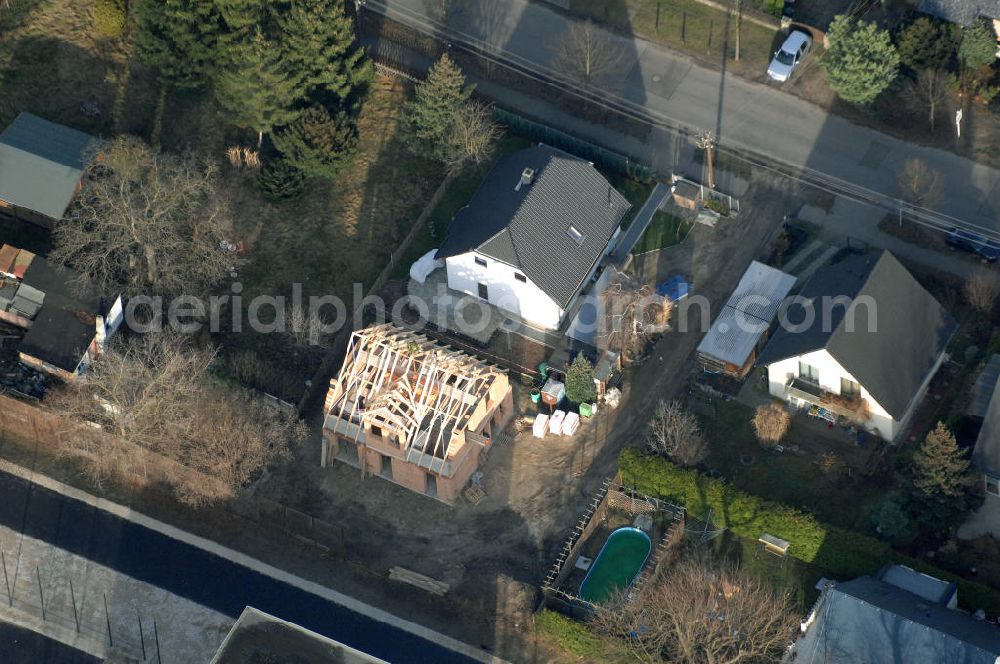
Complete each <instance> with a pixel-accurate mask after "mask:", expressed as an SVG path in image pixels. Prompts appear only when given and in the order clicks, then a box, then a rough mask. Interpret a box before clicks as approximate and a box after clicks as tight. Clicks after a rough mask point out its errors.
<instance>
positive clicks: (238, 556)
mask: <svg viewBox="0 0 1000 664" xmlns="http://www.w3.org/2000/svg"><path fill="white" fill-rule="evenodd" d="M0 470H2V471H4V472H7V473H9V474H11V475H15V476H17V477H20V478H21V479H24V480H27V481H28V482H31V483H32V484H37V485H38V486H41V487H44V488H46V489H49V490H51V491H54V492H56V493H58V494H61V495H63V496H66V497H68V498H72V499H74V500H77V501H80V502H82V503H85V504H87V505H90V506H91V507H95V508H97V509H99V510H101V511H104V512H108V513H109V514H114V515H115V516H117V517H120V518H122V519H124V520H126V521H130V522H132V523H135V524H137V525H140V526H143V527H145V528H148V529H150V530H153V531H156V532H158V533H160V534H162V535H166V536H167V537H170V538H171V539H175V540H178V541H180V542H183V543H185V544H189V545H191V546H193V547H196V548H199V549H201V550H203V551H207V552H209V553H212V554H214V555H216V556H219V557H220V558H224V559H226V560H228V561H230V562H232V563H236V564H237V565H242V566H243V567H246V568H249V569H252V570H254V571H255V572H258V573H260V574H263V575H265V576H269V577H271V578H272V579H276V580H278V581H281V582H283V583H287V584H288V585H290V586H294V587H296V588H299V589H300V590H304V591H306V592H308V593H311V594H313V595H316V596H318V597H322V598H323V599H325V600H327V601H330V602H334V603H336V604H339V605H341V606H343V607H345V608H347V609H350V610H351V611H354V612H355V613H360V614H361V615H364V616H367V617H369V618H371V619H373V620H377V621H378V622H382V623H386V624H387V625H392V626H393V627H396V628H398V629H401V630H403V631H406V632H409V633H410V634H413V635H415V636H418V637H420V638H422V639H424V640H425V641H430V642H431V643H434V644H437V645H440V646H444V647H445V648H448V649H449V650H453V651H455V652H457V653H459V654H461V655H465V656H466V657H469V658H472V659H475V660H477V661H480V662H484V663H486V664H510V663H509V662H507V660H504V659H501V658H500V657H497V656H495V655H491V654H489V653H485V652H483V651H482V650H480V649H478V648H475V647H473V646H471V645H469V644H468V643H464V642H462V641H459V640H458V639H454V638H452V637H450V636H446V635H444V634H442V633H440V632H436V631H434V630H432V629H430V628H429V627H424V626H423V625H419V624H417V623H415V622H411V621H409V620H405V619H403V618H400V617H399V616H396V615H393V614H391V613H389V612H388V611H384V610H382V609H379V608H377V607H374V606H372V605H370V604H366V603H365V602H362V601H361V600H358V599H355V598H354V597H351V596H350V595H345V594H344V593H341V592H337V591H336V590H333V589H331V588H327V587H326V586H322V585H320V584H318V583H315V582H314V581H309V580H307V579H303V578H302V577H300V576H296V575H294V574H291V573H290V572H286V571H284V570H281V569H279V568H277V567H274V566H273V565H268V564H267V563H265V562H262V561H260V560H257V559H256V558H251V557H250V556H248V555H246V554H244V553H240V552H239V551H235V550H233V549H230V548H229V547H226V546H223V545H221V544H218V543H216V542H213V541H211V540H208V539H205V538H204V537H200V536H198V535H194V534H192V533H189V532H186V531H184V530H181V529H180V528H177V527H175V526H171V525H170V524H168V523H164V522H162V521H158V520H157V519H154V518H152V517H149V516H146V515H145V514H143V513H141V512H137V511H135V510H133V509H131V508H129V507H126V506H124V505H120V504H118V503H115V502H112V501H110V500H107V499H105V498H99V497H97V496H94V495H91V494H89V493H87V492H86V491H82V490H80V489H77V488H75V487H72V486H69V485H68V484H63V483H62V482H60V481H59V480H55V479H53V478H51V477H48V476H47V475H43V474H41V473H36V472H34V471H31V470H29V469H27V468H24V467H23V466H19V465H17V464H15V463H12V462H10V461H6V460H3V459H0Z"/></svg>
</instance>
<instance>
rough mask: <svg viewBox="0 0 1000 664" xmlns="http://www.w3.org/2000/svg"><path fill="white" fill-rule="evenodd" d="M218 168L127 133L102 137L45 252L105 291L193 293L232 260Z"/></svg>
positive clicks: (221, 275)
mask: <svg viewBox="0 0 1000 664" xmlns="http://www.w3.org/2000/svg"><path fill="white" fill-rule="evenodd" d="M216 171H217V167H216V166H215V164H214V163H213V162H211V161H207V160H201V159H197V158H195V157H192V156H183V157H177V156H172V155H165V154H161V153H158V152H156V151H155V150H153V149H152V148H150V147H149V146H148V145H147V144H145V143H144V142H142V141H141V140H140V139H138V138H135V137H131V136H122V137H118V138H115V139H112V140H110V141H107V142H105V143H103V144H102V145H100V146H99V147H98V149H97V150H96V151H95V153H94V155H93V157H92V158H91V159H90V160H89V163H88V164H87V166H86V168H85V169H84V173H83V180H82V183H83V188H82V191H81V192H80V194H79V195H78V196H77V197H76V200H75V203H74V205H73V206H72V207H71V209H70V214H69V218H67V219H65V220H63V221H62V222H60V223H59V224H58V225H57V226H56V229H55V233H54V238H55V249H54V250H53V252H52V254H51V256H50V257H51V258H52V259H53V260H55V261H57V262H59V263H63V264H66V265H70V266H72V267H74V268H75V269H76V270H78V271H79V272H81V273H82V274H83V275H84V276H85V277H86V278H88V279H89V280H90V281H91V282H92V283H94V285H96V286H97V287H98V288H99V289H101V290H104V291H107V292H112V291H114V290H115V289H117V288H124V289H125V291H126V292H127V293H129V294H135V293H140V292H142V293H147V294H150V293H152V294H171V295H172V294H178V293H182V292H183V293H187V294H199V293H200V292H201V289H206V288H208V287H210V286H211V285H212V284H215V283H217V282H218V281H219V280H220V279H222V278H224V277H225V275H226V274H227V272H228V271H229V270H230V268H231V266H232V264H233V255H232V252H231V251H229V250H228V249H227V246H229V245H228V244H227V243H226V238H227V235H228V233H229V232H230V229H231V220H230V216H229V208H228V205H227V204H226V202H225V201H224V200H223V199H222V198H221V196H220V194H219V188H218V184H217V179H216Z"/></svg>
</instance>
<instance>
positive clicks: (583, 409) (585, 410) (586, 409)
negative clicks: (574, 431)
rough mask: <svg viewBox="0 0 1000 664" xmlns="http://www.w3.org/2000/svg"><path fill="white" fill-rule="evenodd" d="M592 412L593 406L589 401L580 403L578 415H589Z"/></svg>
mask: <svg viewBox="0 0 1000 664" xmlns="http://www.w3.org/2000/svg"><path fill="white" fill-rule="evenodd" d="M593 414H594V408H593V406H591V405H590V404H589V403H582V404H580V417H590V416H591V415H593Z"/></svg>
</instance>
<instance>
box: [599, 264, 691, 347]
mask: <svg viewBox="0 0 1000 664" xmlns="http://www.w3.org/2000/svg"><path fill="white" fill-rule="evenodd" d="M600 306H601V313H600V321H599V322H600V329H599V330H598V334H597V335H596V339H597V342H598V344H599V345H601V346H602V347H604V348H606V349H608V350H613V351H618V352H621V353H622V354H623V355H624V356H625V357H626V358H627V359H634V358H635V357H637V356H638V355H639V354H641V353H642V350H643V348H644V347H645V345H646V343H647V341H649V339H651V338H652V337H653V336H654V335H656V334H659V333H662V332H664V331H665V330H666V329H667V327H668V323H669V321H670V314H671V313H672V312H673V303H672V302H671V301H670V298H667V297H663V296H661V295H658V294H657V293H656V291H654V290H653V289H652V288H650V287H649V286H647V285H639V284H637V283H635V281H634V280H632V279H631V278H630V277H629V276H628V275H626V274H624V273H622V272H618V273H617V274H616V275H615V276H614V277H613V278H612V279H611V283H610V285H609V286H608V288H607V290H605V291H604V293H602V294H601V301H600Z"/></svg>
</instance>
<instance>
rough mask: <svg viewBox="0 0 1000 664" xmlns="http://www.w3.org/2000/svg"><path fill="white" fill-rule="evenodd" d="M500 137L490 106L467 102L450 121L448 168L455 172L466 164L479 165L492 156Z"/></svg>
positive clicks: (498, 127)
mask: <svg viewBox="0 0 1000 664" xmlns="http://www.w3.org/2000/svg"><path fill="white" fill-rule="evenodd" d="M500 134H501V130H500V126H499V125H498V124H497V123H496V122H494V121H493V113H492V112H491V110H490V107H489V106H487V105H485V104H481V103H479V102H476V101H469V102H466V104H465V105H464V106H463V107H462V108H460V109H459V110H458V112H456V113H455V117H454V119H453V120H452V125H451V134H450V136H449V137H448V150H447V165H448V168H449V169H450V170H451V171H453V172H454V171H458V170H460V169H461V168H462V167H463V166H465V165H466V164H479V163H482V162H483V161H485V160H486V159H488V158H489V156H490V155H491V154H492V152H493V146H494V145H495V144H496V142H497V139H498V138H500Z"/></svg>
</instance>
